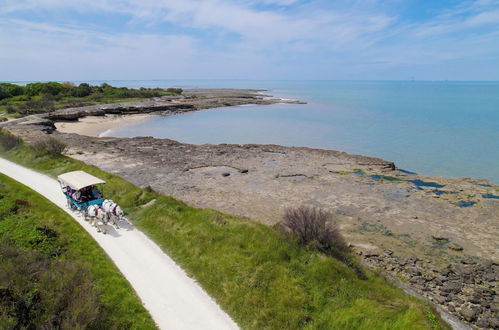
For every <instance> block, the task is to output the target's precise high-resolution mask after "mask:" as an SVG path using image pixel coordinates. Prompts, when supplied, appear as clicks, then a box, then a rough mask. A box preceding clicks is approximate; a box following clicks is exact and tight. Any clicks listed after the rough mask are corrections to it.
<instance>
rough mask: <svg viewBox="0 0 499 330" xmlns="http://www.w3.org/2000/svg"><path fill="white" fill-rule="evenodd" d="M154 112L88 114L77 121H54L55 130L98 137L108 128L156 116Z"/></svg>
mask: <svg viewBox="0 0 499 330" xmlns="http://www.w3.org/2000/svg"><path fill="white" fill-rule="evenodd" d="M157 116H158V115H154V114H133V115H110V114H107V115H105V116H88V117H84V118H80V119H79V120H78V121H67V122H56V123H55V126H56V127H57V130H58V131H60V132H63V133H75V134H79V135H86V136H93V137H99V136H104V135H103V134H105V132H107V131H108V130H110V129H113V128H117V127H122V126H126V125H130V124H135V123H139V122H142V121H144V120H147V119H149V118H153V117H157Z"/></svg>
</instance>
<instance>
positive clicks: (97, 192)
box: [91, 186, 102, 199]
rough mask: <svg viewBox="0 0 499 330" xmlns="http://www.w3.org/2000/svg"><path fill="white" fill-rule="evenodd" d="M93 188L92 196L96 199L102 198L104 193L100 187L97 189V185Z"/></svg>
mask: <svg viewBox="0 0 499 330" xmlns="http://www.w3.org/2000/svg"><path fill="white" fill-rule="evenodd" d="M91 190H92V196H93V198H94V199H99V198H102V193H101V192H100V190H99V189H97V187H96V186H92V187H91Z"/></svg>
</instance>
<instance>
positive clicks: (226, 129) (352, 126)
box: [89, 80, 499, 184]
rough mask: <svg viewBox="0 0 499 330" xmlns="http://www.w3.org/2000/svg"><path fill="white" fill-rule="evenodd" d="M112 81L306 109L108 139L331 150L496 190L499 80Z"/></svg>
mask: <svg viewBox="0 0 499 330" xmlns="http://www.w3.org/2000/svg"><path fill="white" fill-rule="evenodd" d="M102 82H104V81H90V82H89V83H92V84H100V83H102ZM106 82H107V83H109V84H111V85H113V86H126V87H134V88H137V87H180V88H254V89H261V90H265V91H264V92H262V93H265V94H269V95H272V96H274V97H279V98H283V99H297V100H302V101H305V102H307V104H306V105H295V104H275V105H269V106H261V105H245V106H239V107H223V108H216V109H210V110H204V111H198V112H190V113H185V114H181V115H176V116H170V117H157V118H152V119H149V120H146V121H143V122H140V123H137V124H131V125H129V126H123V127H120V128H116V129H112V130H110V131H107V132H105V134H104V135H106V136H117V137H135V136H154V137H157V138H168V139H173V140H177V141H181V142H186V143H193V144H205V143H236V144H245V143H257V144H281V145H286V146H307V147H314V148H324V149H333V150H340V151H345V152H348V153H352V154H361V155H366V156H373V157H379V158H383V159H385V160H389V161H393V162H395V164H396V166H397V167H399V168H402V169H405V170H408V171H412V172H416V173H420V174H429V175H438V176H446V177H475V178H484V179H487V180H489V181H491V182H493V183H496V184H499V81H498V82H480V81H470V82H466V81H459V82H455V81H322V80H321V81H296V80H294V81H269V80H266V81H254V80H199V81H197V80H196V81H195V80H144V81H139V80H136V81H106Z"/></svg>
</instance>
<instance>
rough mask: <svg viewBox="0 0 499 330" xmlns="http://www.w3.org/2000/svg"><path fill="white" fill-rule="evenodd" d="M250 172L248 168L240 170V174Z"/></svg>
mask: <svg viewBox="0 0 499 330" xmlns="http://www.w3.org/2000/svg"><path fill="white" fill-rule="evenodd" d="M248 172H249V170H248V169H247V168H245V169H242V170H239V173H243V174H245V173H248Z"/></svg>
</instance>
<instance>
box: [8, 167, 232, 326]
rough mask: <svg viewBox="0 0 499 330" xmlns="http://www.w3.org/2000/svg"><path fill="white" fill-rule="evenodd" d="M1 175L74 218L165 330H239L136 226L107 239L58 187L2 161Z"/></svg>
mask: <svg viewBox="0 0 499 330" xmlns="http://www.w3.org/2000/svg"><path fill="white" fill-rule="evenodd" d="M0 172H1V173H3V174H5V175H7V176H10V177H11V178H13V179H15V180H17V181H19V182H20V183H22V184H24V185H26V186H28V187H29V188H31V189H33V190H34V191H36V192H38V193H40V194H41V195H43V196H45V197H46V198H47V199H48V200H49V201H51V202H52V203H54V204H55V205H57V206H59V207H60V208H61V209H63V210H64V211H66V212H67V213H68V214H70V215H71V216H72V217H73V218H74V219H75V220H76V221H77V222H78V223H79V224H80V225H81V226H82V227H83V228H84V229H85V230H86V231H87V232H88V233H89V234H90V236H92V237H93V238H94V239H95V241H97V243H99V245H100V246H101V247H102V249H104V251H105V252H106V253H107V254H108V255H109V257H110V258H111V259H112V260H113V262H114V263H115V265H116V266H117V267H118V268H119V270H120V271H121V273H122V274H123V275H124V276H125V277H126V279H127V280H128V281H129V282H130V284H131V285H132V287H133V288H134V289H135V291H136V292H137V295H138V296H139V297H140V299H141V300H142V302H143V304H144V306H145V308H146V309H147V310H148V311H149V312H150V314H151V315H152V317H153V319H154V321H155V322H156V324H157V325H158V326H159V328H161V329H189V330H191V329H192V330H194V329H216V330H219V329H220V330H221V329H238V326H237V325H236V323H234V321H232V319H231V318H230V317H229V316H228V315H227V314H225V313H224V312H223V311H222V309H221V308H220V307H219V306H218V305H217V304H216V302H215V301H214V300H213V299H211V298H210V297H209V296H208V294H207V293H206V292H204V291H203V289H202V288H201V287H200V286H199V285H198V284H197V283H196V282H195V281H194V280H192V279H191V278H189V277H188V276H187V275H186V273H185V272H184V271H183V270H182V269H181V268H180V267H179V266H178V265H176V264H175V262H174V261H173V260H172V259H171V258H170V257H169V256H167V255H166V254H165V253H163V251H161V249H160V248H159V247H158V246H157V245H156V244H155V243H154V242H153V241H151V240H150V239H149V238H148V237H147V236H146V235H144V234H143V233H142V232H141V231H139V230H138V229H136V228H133V227H132V226H128V227H126V228H121V229H119V230H115V229H114V228H112V227H110V226H108V234H107V235H104V234H101V233H98V232H97V230H96V229H95V228H94V227H91V226H90V225H89V223H88V222H85V221H84V220H83V218H82V217H81V216H80V215H79V214H77V213H74V212H72V211H70V210H69V209H68V208H67V206H66V199H65V197H64V195H63V194H62V192H61V189H60V186H59V183H58V182H57V181H56V180H55V179H52V178H50V177H48V176H46V175H44V174H40V173H38V172H35V171H33V170H30V169H28V168H25V167H23V166H20V165H17V164H15V163H13V162H10V161H8V160H5V159H3V158H0Z"/></svg>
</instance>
